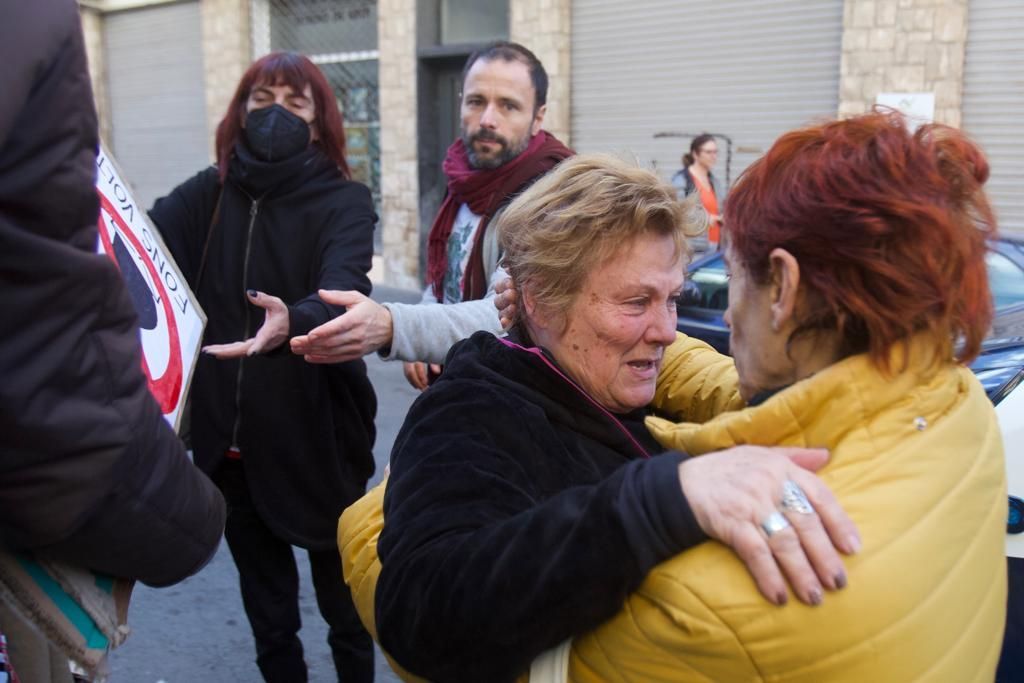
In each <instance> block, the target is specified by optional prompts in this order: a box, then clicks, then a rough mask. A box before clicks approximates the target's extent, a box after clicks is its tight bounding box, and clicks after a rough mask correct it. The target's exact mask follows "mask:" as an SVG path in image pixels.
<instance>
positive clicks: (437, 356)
mask: <svg viewBox="0 0 1024 683" xmlns="http://www.w3.org/2000/svg"><path fill="white" fill-rule="evenodd" d="M384 307H385V308H387V309H388V310H389V311H391V320H392V324H393V326H394V335H393V336H392V338H391V348H390V349H389V350H388V352H387V354H384V353H383V350H382V352H381V356H382V357H383V358H384V359H385V360H404V361H422V362H425V363H443V362H444V358H445V356H447V355H448V349H449V348H451V346H452V344H454V343H455V342H457V341H459V340H460V339H465V338H466V337H468V336H470V335H471V334H473V333H474V332H476V331H478V330H486V331H488V332H492V333H494V334H497V335H501V334H504V331H503V330H502V328H501V323H500V322H498V309H496V308H495V307H494V291H493V290H491V291H489V292H488V294H487V297H486V298H484V299H478V300H476V301H463V302H462V303H458V304H447V305H445V304H429V303H425V304H400V303H386V304H384Z"/></svg>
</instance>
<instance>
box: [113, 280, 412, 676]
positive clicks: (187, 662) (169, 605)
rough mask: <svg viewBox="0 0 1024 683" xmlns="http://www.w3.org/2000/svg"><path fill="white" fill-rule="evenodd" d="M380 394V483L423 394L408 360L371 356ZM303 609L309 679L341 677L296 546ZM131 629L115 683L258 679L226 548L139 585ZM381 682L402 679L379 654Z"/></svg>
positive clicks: (379, 294)
mask: <svg viewBox="0 0 1024 683" xmlns="http://www.w3.org/2000/svg"><path fill="white" fill-rule="evenodd" d="M374 298H378V299H381V300H386V301H394V300H405V301H409V300H415V299H418V295H417V294H415V293H410V292H403V291H401V290H391V289H388V288H377V290H376V291H375V292H374ZM366 362H367V365H368V367H369V372H370V378H371V380H372V381H373V385H374V388H375V389H376V392H377V401H378V409H377V443H376V447H375V448H374V457H375V459H376V461H377V472H376V474H375V475H374V477H373V479H372V480H371V483H370V485H371V486H372V485H373V484H376V483H377V482H378V481H380V478H381V476H382V473H383V470H384V464H385V463H386V462H387V458H388V455H389V453H390V452H391V446H392V444H393V443H394V440H395V436H396V435H397V434H398V430H399V428H400V427H401V425H402V421H403V420H404V418H405V413H406V411H407V410H408V409H409V406H410V405H411V404H412V402H413V400H415V398H416V396H417V395H418V392H417V391H416V390H414V389H413V388H412V387H410V386H409V385H408V384H407V383H406V381H405V378H404V377H403V376H402V365H401V363H398V362H384V361H381V360H380V359H379V358H377V357H376V355H371V356H368V357H367V358H366ZM296 558H297V559H298V564H299V576H300V598H299V607H300V612H301V615H302V622H303V626H302V631H301V632H300V634H299V635H300V638H301V639H302V644H303V646H304V648H305V651H306V662H307V664H308V666H309V674H310V676H309V680H310V681H313V682H323V683H327V682H329V681H336V680H337V677H336V675H335V673H334V667H333V664H332V662H331V657H330V651H329V649H328V647H327V642H326V638H327V625H326V624H325V623H324V621H323V619H322V618H321V617H320V613H319V611H318V610H317V607H316V599H315V596H314V594H313V584H312V580H311V578H310V573H309V563H308V561H307V559H306V557H305V552H304V551H297V552H296ZM128 623H129V626H130V627H131V630H132V632H131V635H130V636H129V638H128V640H127V641H126V642H125V644H124V645H123V646H122V647H120V648H119V649H117V650H115V651H114V652H113V653H111V657H110V665H111V666H110V668H111V676H110V680H111V682H112V683H186V682H188V683H195V682H197V681H202V682H204V683H236V682H237V683H242V682H244V683H258V682H259V681H260V680H262V679H261V678H260V675H259V670H258V669H257V668H256V663H255V658H256V653H255V648H254V646H253V642H252V637H251V635H250V632H249V624H248V622H247V621H246V618H245V613H244V611H243V609H242V601H241V598H240V596H239V593H238V572H237V571H236V569H235V565H234V563H233V562H232V560H231V555H230V553H229V552H228V549H227V546H226V545H225V544H224V543H221V546H220V548H219V549H218V551H217V554H216V556H215V557H214V559H213V560H212V561H211V562H210V564H209V565H208V566H207V567H206V568H204V569H203V570H202V571H201V572H199V574H197V575H196V576H193V577H192V578H189V579H186V580H185V581H183V582H181V583H179V584H177V585H175V586H172V587H170V588H161V589H152V588H148V587H146V586H142V585H138V586H137V587H136V589H135V592H134V594H133V597H132V603H131V608H130V611H129V618H128ZM377 681H379V682H381V683H398V678H397V677H396V676H395V675H394V674H393V673H392V672H391V669H390V667H388V664H387V662H386V661H385V660H384V659H383V657H382V656H381V655H380V652H379V651H378V653H377Z"/></svg>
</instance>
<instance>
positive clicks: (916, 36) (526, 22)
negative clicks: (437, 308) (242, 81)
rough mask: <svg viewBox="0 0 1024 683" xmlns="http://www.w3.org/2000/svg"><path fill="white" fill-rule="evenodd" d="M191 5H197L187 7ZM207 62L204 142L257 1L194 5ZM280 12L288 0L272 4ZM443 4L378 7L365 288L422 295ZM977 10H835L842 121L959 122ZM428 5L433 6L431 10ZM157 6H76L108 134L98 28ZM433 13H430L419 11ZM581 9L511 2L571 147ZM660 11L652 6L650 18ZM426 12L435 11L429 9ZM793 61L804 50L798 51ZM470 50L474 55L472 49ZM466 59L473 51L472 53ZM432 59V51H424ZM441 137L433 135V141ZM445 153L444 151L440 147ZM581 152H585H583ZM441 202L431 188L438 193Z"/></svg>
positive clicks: (402, 2)
mask: <svg viewBox="0 0 1024 683" xmlns="http://www.w3.org/2000/svg"><path fill="white" fill-rule="evenodd" d="M193 1H195V0H193ZM198 1H199V9H200V17H201V24H202V26H201V31H202V52H203V77H204V83H203V90H204V93H205V106H206V114H207V115H206V120H207V131H206V132H205V134H206V135H208V136H209V137H210V140H211V145H210V148H211V158H212V137H213V134H214V131H215V128H216V123H217V121H219V119H220V117H221V116H222V115H223V111H224V108H225V105H226V103H227V101H228V98H229V97H230V95H231V91H232V89H233V88H234V85H235V84H236V83H237V80H238V78H239V76H240V75H241V73H242V71H243V70H244V69H245V67H246V66H247V65H248V64H249V63H250V62H251V60H252V58H253V56H254V55H253V51H254V49H255V48H254V46H253V38H252V36H253V29H252V26H253V21H254V19H253V16H252V14H253V11H254V10H253V7H255V5H254V4H253V0H198ZM272 1H274V2H278V1H280V2H284V0H272ZM443 1H444V0H375V2H376V5H377V32H378V36H377V37H378V41H377V44H378V46H379V50H378V51H377V54H376V58H377V60H378V68H379V74H378V84H379V85H378V87H379V92H378V96H379V131H380V132H379V163H380V166H379V168H380V208H381V217H380V223H379V226H378V229H379V230H380V233H381V240H380V241H379V244H380V245H381V246H380V249H379V251H380V253H379V254H378V255H377V256H376V257H375V261H374V270H373V273H372V274H371V275H372V278H373V279H374V280H375V281H378V282H387V283H389V284H391V285H395V286H400V287H406V288H418V287H419V286H420V282H421V272H420V271H421V266H422V263H423V245H424V242H425V239H424V238H425V232H426V230H428V229H429V225H425V223H427V222H429V212H430V211H429V207H430V205H429V203H426V204H425V203H424V201H423V196H424V194H425V193H426V192H428V189H427V188H425V187H424V186H423V184H424V178H425V177H426V178H428V179H430V180H432V181H433V180H435V179H436V178H439V177H440V176H439V174H440V168H437V169H436V172H437V174H438V176H433V175H432V173H433V170H432V169H433V166H432V163H433V162H432V161H427V160H425V159H424V158H423V156H422V154H423V152H422V149H423V147H422V141H423V137H424V136H428V137H429V136H430V135H431V129H429V128H427V127H425V125H424V121H425V120H426V119H425V118H424V114H423V108H424V107H427V106H433V105H430V104H428V103H426V102H423V101H422V98H423V96H424V95H423V93H424V83H423V78H424V77H425V76H424V74H425V73H427V72H426V71H424V64H425V62H424V59H425V57H424V51H423V49H422V47H421V46H418V45H417V42H418V40H417V37H418V36H420V37H421V36H422V22H423V13H424V9H423V8H424V7H425V6H430V7H436V6H438V5H439V3H441V2H443ZM976 1H977V0H842V11H843V16H842V34H841V46H840V47H839V49H840V53H841V58H840V66H839V71H840V73H839V75H838V76H839V81H838V82H839V93H838V110H837V112H836V113H837V114H839V115H852V114H856V113H861V112H864V111H867V110H868V109H869V108H870V107H871V106H872V105H873V104H874V102H875V98H876V96H877V95H878V94H879V93H883V92H894V93H933V94H934V96H935V114H934V117H935V120H937V121H940V122H943V123H948V124H951V125H960V123H961V121H962V109H963V96H964V62H965V50H966V45H967V30H968V18H969V12H970V5H971V4H972V2H976ZM431 2H432V3H434V4H433V5H430V4H429V3H431ZM160 3H161V0H156V1H155V2H154V1H150V2H146V1H145V0H134V1H130V0H81V6H82V16H83V26H84V29H85V32H86V38H87V40H86V42H87V45H88V48H89V55H90V61H91V65H92V70H93V73H92V75H93V84H94V90H95V93H96V97H97V105H98V109H99V111H100V118H101V125H102V126H103V127H104V131H105V132H106V133H108V134H109V129H110V125H111V124H110V120H111V119H110V116H109V103H108V101H107V98H106V87H105V82H104V78H105V72H106V68H105V66H106V65H105V62H104V51H103V45H104V35H103V32H104V16H105V15H106V14H108V13H110V12H114V11H122V10H124V9H126V8H133V7H139V6H146V5H153V4H160ZM424 3H428V5H424ZM574 4H583V2H582V0H508V13H509V14H508V36H509V38H510V39H512V40H515V41H518V42H521V43H523V44H525V45H527V46H529V47H530V48H531V49H532V50H534V52H535V53H536V54H537V55H538V57H540V59H541V60H542V61H543V63H544V64H545V66H546V68H547V70H548V72H549V76H550V88H549V95H548V113H547V118H546V127H547V128H548V130H550V131H551V132H553V133H554V134H555V135H557V136H558V137H559V138H561V139H562V140H563V141H566V142H567V143H569V144H572V140H573V133H574V131H573V125H572V113H573V107H572V102H571V98H572V94H573V90H572V70H573V66H574V65H573V63H572V59H573V50H572V31H573V6H574ZM654 6H655V4H654V3H651V7H654ZM431 11H434V10H433V9H432V10H431ZM792 44H793V49H794V50H799V49H800V48H799V45H800V43H799V42H798V41H797V40H794V41H793V43H792ZM470 47H471V46H470ZM467 49H469V48H467ZM428 52H429V50H428ZM438 54H440V56H441V58H445V59H448V60H449V61H450V62H453V63H454V62H457V60H458V59H459V58H460V57H459V54H462V53H458V52H457V51H456V52H450V53H448V52H444V50H441V51H440V52H438V51H437V50H434V51H433V52H431V53H430V54H428V55H427V57H426V58H427V59H429V58H437V57H438ZM434 134H436V131H434ZM444 144H445V145H447V141H444ZM584 151H586V150H584ZM434 191H435V193H436V188H435V189H434Z"/></svg>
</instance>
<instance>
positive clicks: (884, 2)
mask: <svg viewBox="0 0 1024 683" xmlns="http://www.w3.org/2000/svg"><path fill="white" fill-rule="evenodd" d="M875 1H876V3H877V4H876V6H875V26H896V10H897V9H898V8H899V5H898V3H897V0H875Z"/></svg>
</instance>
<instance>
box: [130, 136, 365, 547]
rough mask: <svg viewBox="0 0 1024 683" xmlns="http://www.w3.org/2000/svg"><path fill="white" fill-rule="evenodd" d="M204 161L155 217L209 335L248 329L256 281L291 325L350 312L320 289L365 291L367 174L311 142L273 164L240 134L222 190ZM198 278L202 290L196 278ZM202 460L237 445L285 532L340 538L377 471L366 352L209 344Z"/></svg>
mask: <svg viewBox="0 0 1024 683" xmlns="http://www.w3.org/2000/svg"><path fill="white" fill-rule="evenodd" d="M221 187H222V186H221V183H220V181H219V179H218V177H217V171H216V169H214V168H209V169H206V170H204V171H201V172H200V173H198V174H197V175H196V176H194V177H193V178H191V179H190V180H188V181H186V182H185V183H183V184H181V185H180V186H178V187H177V188H175V190H174V191H173V192H172V193H171V194H170V195H168V196H167V197H164V198H162V199H159V200H157V202H156V204H155V205H154V207H153V209H152V210H151V211H150V217H151V218H152V219H153V222H154V223H155V224H156V226H157V228H158V229H159V230H160V233H161V235H162V236H163V238H164V241H165V242H166V243H167V247H168V249H170V251H171V253H172V254H173V255H174V258H175V261H176V262H177V263H178V266H179V267H180V268H181V270H182V272H183V274H184V275H185V277H186V279H187V280H188V282H189V284H190V285H191V286H192V288H193V291H195V292H196V296H197V298H198V300H199V303H200V305H201V306H202V307H203V310H204V311H205V312H206V315H207V317H208V319H209V321H208V323H207V326H206V331H205V334H204V336H203V344H204V345H206V344H219V343H225V342H234V341H241V340H243V339H247V338H249V337H251V336H252V335H253V334H255V333H256V330H257V329H259V326H260V325H261V324H263V318H264V314H263V310H262V309H260V308H259V307H257V306H255V305H253V304H251V303H250V302H249V301H248V300H247V299H246V296H245V292H246V290H247V289H255V290H258V291H261V292H266V293H267V294H271V295H273V296H277V297H280V298H281V299H282V300H283V301H284V302H285V303H286V304H288V306H289V316H290V326H291V329H290V335H296V334H305V333H306V332H308V331H309V330H311V329H313V328H314V327H316V326H318V325H320V324H322V323H325V322H327V321H328V320H331V319H332V318H334V317H335V316H337V315H340V314H341V313H343V312H344V309H343V308H341V307H336V306H330V305H328V304H326V303H324V302H323V301H322V300H321V299H320V298H319V297H318V296H317V293H316V292H317V290H318V289H321V288H322V289H341V290H343V289H354V290H357V291H360V292H362V293H364V294H367V293H369V291H370V281H369V278H368V277H367V273H368V271H369V269H370V261H371V258H372V256H373V225H374V222H375V221H376V215H375V214H374V210H373V202H372V200H371V197H370V192H369V190H368V189H367V188H366V186H364V185H362V184H360V183H356V182H352V181H348V180H345V179H344V178H343V177H342V176H341V173H340V172H339V171H338V169H337V167H336V166H335V165H334V164H333V163H331V162H330V160H329V159H328V158H327V157H326V156H325V155H324V154H323V153H322V152H320V151H319V150H318V148H316V147H315V146H312V147H310V148H309V149H308V150H307V151H306V152H304V153H302V154H300V155H298V156H297V157H294V158H292V159H287V160H284V161H282V162H277V163H265V162H261V161H259V160H257V159H254V158H253V157H252V156H251V155H250V154H249V153H248V152H247V150H246V149H245V148H244V147H243V146H242V145H239V146H238V148H237V149H236V152H235V156H234V158H233V159H232V161H231V166H230V170H229V174H228V178H227V181H226V182H225V183H224V185H223V195H222V196H221V199H220V208H219V210H218V211H217V215H218V218H217V220H216V222H215V223H214V225H213V227H212V234H210V239H209V251H208V254H207V257H206V262H205V265H204V266H203V273H202V277H201V279H200V278H199V277H198V276H199V270H200V264H201V261H202V253H203V248H204V245H205V243H206V240H207V235H208V233H209V232H210V230H211V227H210V222H211V218H212V216H213V214H214V207H215V205H216V204H217V198H218V195H219V194H220V193H221ZM197 280H199V286H198V289H197V287H196V284H197ZM191 396H192V413H191V416H192V445H193V449H194V452H195V461H196V464H197V465H198V466H199V467H201V468H202V469H204V470H205V471H208V472H212V471H214V470H215V469H216V467H217V466H218V465H219V463H220V462H221V460H222V458H223V457H224V453H225V451H226V450H227V449H228V448H229V447H230V446H232V445H236V446H238V448H239V449H240V450H241V453H242V459H243V460H244V462H245V465H246V475H247V480H248V482H249V490H250V492H251V494H252V499H253V502H254V504H255V505H256V507H257V509H258V510H259V512H260V515H261V517H262V518H263V520H264V521H265V522H266V523H267V524H268V525H269V526H270V528H271V529H273V530H274V532H275V533H276V534H277V535H278V536H280V537H281V538H283V539H285V540H287V541H289V542H290V543H293V544H295V545H298V546H302V547H305V548H310V549H326V548H331V547H334V545H335V543H336V540H335V532H336V527H337V522H338V516H339V515H340V514H341V511H342V510H343V509H345V507H346V506H347V505H349V504H350V503H351V502H352V501H354V500H356V499H357V498H359V496H361V495H362V494H363V491H364V490H365V488H366V481H367V479H368V478H369V477H370V475H372V474H373V469H374V462H373V453H372V448H373V441H374V436H375V432H374V425H373V419H374V416H375V414H376V410H377V402H376V397H375V394H374V391H373V387H372V386H371V384H370V381H369V379H368V378H367V376H366V365H365V363H364V362H363V361H362V360H358V361H352V362H348V363H339V364H335V365H313V364H310V363H307V362H306V361H304V360H303V359H302V357H301V356H296V355H294V354H292V353H291V351H290V350H289V349H288V346H287V342H285V344H284V345H282V347H280V348H279V349H277V350H275V351H271V352H269V353H266V354H262V355H258V356H254V357H251V358H244V359H241V360H217V359H215V358H213V357H212V356H208V355H205V354H203V355H201V356H200V359H199V362H198V364H197V366H196V370H195V375H194V377H193V381H192V390H191Z"/></svg>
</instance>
